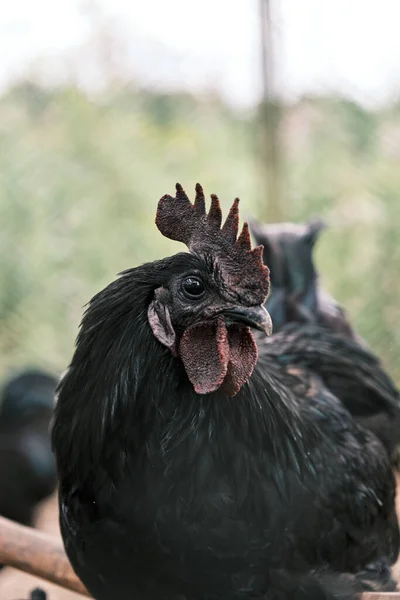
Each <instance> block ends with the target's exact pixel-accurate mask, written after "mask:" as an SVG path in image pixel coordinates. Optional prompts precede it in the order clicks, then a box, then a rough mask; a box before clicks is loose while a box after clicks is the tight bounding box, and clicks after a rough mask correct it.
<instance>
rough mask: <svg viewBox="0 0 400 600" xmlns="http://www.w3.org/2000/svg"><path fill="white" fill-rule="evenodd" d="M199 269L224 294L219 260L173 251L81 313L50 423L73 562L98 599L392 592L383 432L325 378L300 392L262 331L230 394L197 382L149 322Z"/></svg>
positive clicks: (216, 599) (390, 506) (394, 534)
mask: <svg viewBox="0 0 400 600" xmlns="http://www.w3.org/2000/svg"><path fill="white" fill-rule="evenodd" d="M193 272H196V273H197V274H198V276H201V277H202V279H203V280H204V281H205V282H206V286H207V290H208V297H209V298H210V302H212V301H214V300H213V298H215V297H217V296H218V294H219V287H218V285H222V283H223V282H221V281H220V280H219V277H218V276H217V273H215V264H214V263H212V262H208V263H207V262H206V261H204V260H202V259H201V258H199V257H196V256H193V255H190V254H179V255H176V256H174V257H172V258H168V259H165V260H162V261H158V262H155V263H152V264H147V265H144V266H141V267H138V268H137V269H133V270H130V271H127V272H125V273H124V274H123V275H122V276H121V277H120V278H119V279H118V280H117V281H115V282H113V283H112V284H111V285H109V286H108V287H107V288H106V289H105V290H103V291H102V292H100V293H99V294H97V295H96V296H95V297H94V298H93V299H92V301H91V303H90V305H89V307H88V309H87V312H86V314H85V316H84V319H83V323H82V326H81V331H80V333H79V336H78V339H77V347H76V351H75V354H74V356H73V359H72V362H71V365H70V367H69V370H68V372H67V373H66V374H65V376H64V378H63V380H62V382H61V384H60V388H59V395H58V401H57V407H56V412H55V420H54V426H53V433H52V439H53V445H54V449H55V452H56V457H57V465H58V473H59V478H60V488H59V494H60V496H59V497H60V524H61V531H62V535H63V539H64V543H65V548H66V551H67V553H68V556H69V558H70V560H71V563H72V565H73V567H74V569H75V570H76V572H77V574H78V575H79V577H81V579H82V580H83V582H84V583H85V585H86V586H87V587H88V589H89V591H90V592H91V593H92V594H93V595H94V597H95V598H96V599H97V600H113V599H114V598H118V600H131V598H135V599H137V600H147V599H150V598H151V599H153V598H154V599H155V598H157V599H159V600H161V599H163V600H189V599H190V600H200V599H201V600H222V599H224V600H225V599H228V598H229V599H231V598H232V599H234V598H235V599H244V598H267V599H270V600H275V599H277V600H278V599H289V598H297V599H303V598H304V600H305V599H306V598H307V599H310V598H311V599H315V600H316V599H319V598H321V600H322V598H326V599H327V598H339V597H340V598H342V599H343V598H352V597H354V594H355V593H356V591H359V590H360V589H361V588H362V587H363V586H364V587H365V586H368V583H367V582H368V580H370V581H371V586H372V587H373V588H374V587H376V588H377V589H390V588H391V586H392V582H391V579H390V564H392V563H393V562H394V561H395V559H396V557H397V554H398V543H399V539H398V538H399V532H398V525H397V519H396V514H395V506H394V494H395V485H394V479H393V474H392V471H391V468H390V464H389V461H388V459H387V455H386V453H385V451H384V449H383V447H382V446H381V444H380V442H379V441H378V440H377V439H376V438H375V437H374V436H373V435H372V434H371V433H369V432H368V431H366V430H364V429H363V428H361V427H358V426H357V425H356V423H355V422H354V421H353V419H352V417H351V416H350V414H349V413H348V412H347V411H346V410H345V409H344V408H343V406H342V405H341V403H340V402H339V401H338V400H337V399H336V398H335V397H334V396H333V395H332V394H330V393H329V391H328V390H327V389H326V388H325V387H324V386H323V384H322V381H321V380H320V378H318V377H311V378H310V379H309V380H308V382H306V384H304V382H303V385H305V387H304V390H303V392H302V393H299V392H298V389H299V388H298V386H299V385H300V384H301V383H302V378H301V377H300V378H299V377H298V376H297V375H296V373H294V372H293V371H291V370H290V369H289V370H288V369H287V366H286V365H283V364H282V363H281V362H280V360H279V354H280V351H279V347H278V344H282V341H281V342H275V344H276V345H274V341H273V340H271V343H270V345H265V346H264V345H263V344H261V346H260V347H261V350H260V357H259V361H258V364H257V366H256V368H255V370H254V372H253V375H252V376H251V378H250V380H249V381H248V382H247V383H246V384H244V386H243V387H242V389H241V390H240V391H239V393H238V394H237V395H236V396H235V397H234V398H227V397H225V396H223V395H222V394H221V393H220V392H219V391H216V392H214V393H212V394H208V395H204V396H200V395H197V394H196V393H195V392H194V390H193V387H192V385H191V383H190V382H189V380H188V378H187V375H186V372H185V370H184V368H183V365H182V363H181V362H180V360H179V358H175V357H174V356H172V354H171V352H170V351H169V349H168V348H166V347H165V346H163V345H162V344H161V343H159V342H158V341H157V339H156V338H155V337H154V335H153V333H152V330H151V328H150V326H149V323H148V320H147V310H148V306H149V303H150V302H151V301H152V299H153V296H154V291H155V290H156V289H158V288H159V287H160V286H163V287H164V288H165V289H171V290H172V289H175V288H173V286H172V284H171V282H173V281H175V280H176V279H177V278H180V277H183V276H184V275H188V274H190V273H193ZM175 301H176V298H175V296H174V294H173V293H172V292H171V302H172V303H174V302H175ZM182 315H186V316H185V318H186V319H187V318H188V317H187V313H182ZM182 318H183V317H182ZM174 326H175V328H176V329H177V330H179V322H174ZM283 335H284V334H283ZM276 355H278V357H277V356H276ZM332 571H336V572H338V573H341V574H343V573H348V575H334V574H332ZM360 582H361V583H360ZM359 585H360V586H361V587H359ZM295 590H297V592H296V594H295Z"/></svg>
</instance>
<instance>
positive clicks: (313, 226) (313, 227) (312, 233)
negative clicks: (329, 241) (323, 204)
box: [304, 217, 327, 248]
mask: <svg viewBox="0 0 400 600" xmlns="http://www.w3.org/2000/svg"><path fill="white" fill-rule="evenodd" d="M326 228H327V224H326V223H325V222H324V221H323V220H322V219H320V218H319V217H316V218H314V219H311V221H309V222H308V223H307V225H306V232H305V234H304V240H305V241H306V242H307V244H309V246H310V247H311V248H313V247H314V245H315V242H316V241H317V239H318V238H319V234H320V233H321V231H323V230H324V229H326Z"/></svg>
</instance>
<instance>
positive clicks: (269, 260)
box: [251, 220, 400, 468]
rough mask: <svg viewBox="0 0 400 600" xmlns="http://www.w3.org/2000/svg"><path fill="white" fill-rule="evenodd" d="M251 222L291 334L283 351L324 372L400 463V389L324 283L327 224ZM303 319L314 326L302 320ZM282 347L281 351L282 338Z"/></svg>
mask: <svg viewBox="0 0 400 600" xmlns="http://www.w3.org/2000/svg"><path fill="white" fill-rule="evenodd" d="M251 227H252V232H253V235H254V237H255V239H256V241H257V243H260V244H263V245H264V262H266V264H268V265H269V267H270V277H271V293H270V295H269V297H268V299H267V302H266V308H267V310H268V312H269V313H270V315H271V318H272V322H273V325H274V333H278V332H280V331H285V334H284V336H283V337H284V338H287V339H290V344H291V348H292V352H291V355H290V356H289V355H287V354H286V353H285V352H282V353H281V354H282V355H283V356H285V360H289V361H292V362H295V363H296V364H302V365H304V366H306V367H307V368H311V369H312V370H313V371H314V372H316V373H318V374H319V375H320V376H321V377H322V379H323V381H324V383H325V385H326V386H327V387H328V389H329V390H330V391H331V392H332V393H333V394H334V395H335V396H337V398H339V399H340V400H341V401H342V402H343V404H344V405H345V407H346V408H347V410H349V411H350V413H351V414H352V415H353V416H354V417H355V418H356V419H357V421H358V422H359V423H361V424H362V425H363V426H364V427H367V428H368V429H370V430H371V431H373V432H374V433H375V434H376V435H377V436H378V437H379V439H380V440H381V441H382V442H383V444H384V445H385V447H386V448H387V450H388V452H389V454H390V456H391V457H392V460H393V463H394V465H395V466H396V467H397V468H400V451H399V450H400V393H399V391H398V389H397V387H396V386H395V384H394V383H393V381H392V380H391V378H390V377H389V376H388V375H387V374H386V373H385V371H384V369H383V368H382V365H381V363H380V361H379V360H378V359H377V358H376V356H374V354H373V353H372V352H371V351H370V350H369V349H368V347H367V344H366V343H365V342H364V341H363V340H361V338H360V337H359V336H358V335H357V334H356V333H355V332H354V330H353V329H352V327H351V325H350V323H349V320H348V318H347V315H346V313H345V311H344V310H343V309H342V308H341V307H340V306H339V305H338V304H337V303H336V301H335V300H334V299H333V298H332V297H331V296H329V295H328V294H327V293H326V292H325V291H323V290H321V288H320V287H319V285H318V276H317V272H316V270H315V266H314V261H313V248H314V244H315V242H316V240H317V238H318V235H319V233H320V231H321V230H322V229H323V228H324V227H325V225H324V224H323V222H322V221H320V220H313V221H310V222H309V223H307V224H302V225H296V224H293V223H276V224H272V225H261V224H259V223H256V222H253V223H252V226H251ZM302 323H303V324H304V323H307V324H308V326H307V327H302V326H301V327H297V326H296V324H302ZM288 324H291V325H290V327H289V328H288V327H287V325H288ZM276 347H277V348H279V352H281V347H280V343H278V344H277V346H276Z"/></svg>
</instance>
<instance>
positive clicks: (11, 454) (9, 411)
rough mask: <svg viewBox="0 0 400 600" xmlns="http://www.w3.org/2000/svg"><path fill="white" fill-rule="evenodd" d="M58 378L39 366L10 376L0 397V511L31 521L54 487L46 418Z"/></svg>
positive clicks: (51, 410) (47, 417)
mask: <svg viewBox="0 0 400 600" xmlns="http://www.w3.org/2000/svg"><path fill="white" fill-rule="evenodd" d="M56 386H57V379H56V378H55V377H53V376H52V375H49V374H47V373H44V372H42V371H38V370H32V371H25V372H23V373H21V374H19V375H17V376H16V377H13V378H12V379H11V380H10V381H9V382H8V383H7V384H6V386H5V387H4V389H3V392H2V397H1V398H0V514H1V515H2V516H4V517H7V518H8V519H11V520H13V521H17V522H18V523H22V524H24V525H32V523H33V518H34V512H35V509H36V507H37V505H38V503H39V502H41V501H42V500H44V499H45V498H47V497H48V496H50V495H51V494H52V493H53V492H54V491H55V488H56V481H57V472H56V464H55V459H54V455H53V453H52V450H51V442H50V433H49V424H50V419H51V417H52V415H53V410H54V392H55V389H56Z"/></svg>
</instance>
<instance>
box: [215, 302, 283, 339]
mask: <svg viewBox="0 0 400 600" xmlns="http://www.w3.org/2000/svg"><path fill="white" fill-rule="evenodd" d="M222 314H223V315H224V317H226V318H227V321H228V323H229V322H230V323H243V324H245V325H248V326H249V327H253V328H254V329H259V330H260V331H263V332H264V333H265V334H266V335H271V333H272V321H271V317H270V316H269V313H268V312H267V311H266V310H265V308H264V307H263V306H252V307H237V308H230V309H229V310H224V311H223V313H222Z"/></svg>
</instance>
